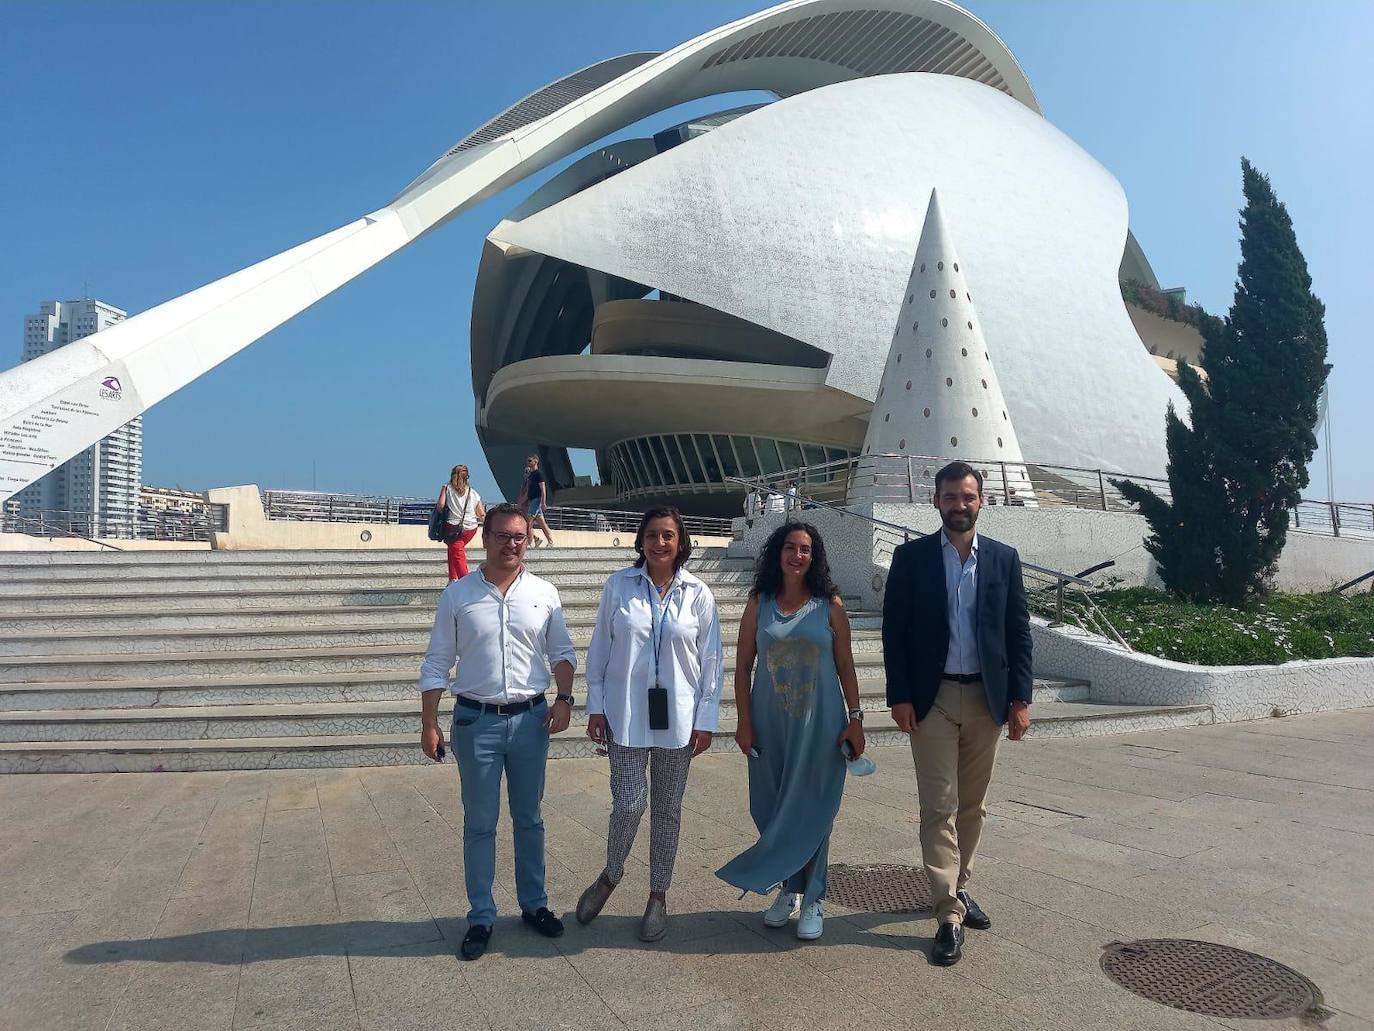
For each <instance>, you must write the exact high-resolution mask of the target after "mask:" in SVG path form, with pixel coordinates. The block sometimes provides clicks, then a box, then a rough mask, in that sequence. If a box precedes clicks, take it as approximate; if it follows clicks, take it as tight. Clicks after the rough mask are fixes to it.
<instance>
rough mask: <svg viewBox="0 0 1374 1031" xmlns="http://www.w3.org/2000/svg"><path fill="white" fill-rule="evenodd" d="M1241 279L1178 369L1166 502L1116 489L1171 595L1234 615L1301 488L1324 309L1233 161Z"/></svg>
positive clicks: (1277, 220) (1246, 172) (1257, 184)
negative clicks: (1225, 308)
mask: <svg viewBox="0 0 1374 1031" xmlns="http://www.w3.org/2000/svg"><path fill="white" fill-rule="evenodd" d="M1241 172H1242V175H1243V178H1244V189H1245V207H1244V209H1242V211H1241V213H1240V215H1241V217H1240V229H1241V237H1240V254H1241V260H1240V268H1239V275H1238V278H1237V281H1236V292H1235V298H1234V300H1233V301H1232V304H1231V310H1230V312H1229V313H1228V314H1227V316H1226V317H1225V318H1224V319H1218V318H1214V317H1211V316H1208V317H1207V318H1204V319H1203V320H1202V321H1201V323H1200V325H1199V327H1198V328H1199V329H1200V330H1201V332H1202V338H1203V350H1202V359H1201V361H1202V374H1201V375H1199V374H1198V372H1197V371H1196V370H1195V369H1193V368H1192V367H1191V366H1190V365H1188V364H1187V363H1186V362H1179V364H1178V385H1179V387H1180V389H1182V391H1183V394H1184V396H1185V397H1186V398H1187V399H1188V404H1189V406H1190V409H1191V412H1190V422H1191V426H1190V425H1185V424H1184V422H1183V421H1182V419H1180V418H1179V417H1178V414H1177V413H1176V412H1175V411H1174V410H1173V406H1172V405H1171V406H1170V407H1169V411H1168V414H1167V415H1166V417H1165V440H1166V444H1167V448H1168V454H1169V471H1168V476H1169V489H1170V493H1171V495H1172V501H1166V500H1165V499H1164V498H1162V497H1160V496H1159V495H1157V494H1155V493H1154V492H1153V491H1151V490H1149V489H1148V488H1146V487H1142V486H1140V485H1139V484H1137V483H1132V482H1130V481H1128V480H1113V481H1112V482H1113V484H1114V485H1116V486H1117V487H1118V488H1119V489H1120V490H1121V493H1122V494H1123V495H1125V497H1126V498H1127V499H1128V500H1130V501H1133V502H1135V503H1136V504H1137V505H1139V506H1140V511H1141V514H1143V515H1144V516H1145V518H1146V520H1147V521H1148V522H1149V524H1150V531H1151V533H1150V536H1149V537H1147V538H1146V539H1145V548H1146V550H1148V551H1149V552H1150V554H1151V555H1153V556H1154V557H1155V559H1156V561H1157V562H1158V565H1159V573H1160V576H1161V578H1162V579H1163V580H1164V584H1165V586H1166V587H1168V589H1169V590H1170V591H1171V592H1173V593H1174V594H1176V595H1179V596H1180V597H1183V598H1187V599H1190V600H1194V601H1222V602H1227V603H1230V604H1236V603H1241V602H1244V601H1246V600H1247V599H1248V598H1251V597H1253V596H1255V595H1259V594H1263V593H1265V592H1266V591H1267V590H1268V585H1269V580H1270V578H1271V577H1272V575H1273V571H1274V566H1275V564H1276V563H1277V562H1278V557H1279V553H1280V552H1281V551H1282V550H1283V545H1284V541H1285V540H1286V539H1287V535H1288V515H1289V511H1290V510H1291V509H1292V508H1293V507H1294V506H1296V505H1297V503H1298V501H1299V500H1300V498H1301V496H1302V490H1303V488H1304V487H1306V486H1307V463H1308V462H1309V461H1310V460H1311V458H1312V453H1313V451H1315V450H1316V447H1317V438H1316V430H1315V427H1316V424H1317V415H1318V403H1319V399H1320V397H1321V392H1322V387H1323V385H1324V384H1325V382H1326V375H1327V373H1328V372H1329V371H1330V366H1329V365H1327V364H1326V328H1325V325H1324V319H1325V315H1326V309H1325V308H1324V307H1323V305H1322V303H1321V301H1319V300H1317V298H1316V297H1315V296H1313V294H1312V277H1311V276H1309V275H1308V274H1307V262H1306V261H1305V260H1304V259H1303V256H1302V251H1300V250H1299V249H1298V241H1297V237H1296V236H1295V235H1294V233H1293V223H1292V221H1291V220H1290V219H1289V217H1288V211H1287V210H1286V209H1285V208H1284V206H1283V204H1282V203H1280V202H1279V200H1278V198H1277V197H1275V196H1274V190H1273V187H1272V186H1271V185H1270V183H1269V179H1268V177H1267V176H1265V175H1263V174H1261V173H1260V172H1259V171H1257V170H1256V169H1255V168H1254V166H1253V165H1251V164H1250V162H1249V161H1247V160H1245V159H1244V158H1242V159H1241Z"/></svg>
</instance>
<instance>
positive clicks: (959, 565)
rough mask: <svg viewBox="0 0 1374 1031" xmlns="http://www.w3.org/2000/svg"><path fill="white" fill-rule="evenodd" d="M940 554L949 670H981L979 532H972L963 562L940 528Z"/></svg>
mask: <svg viewBox="0 0 1374 1031" xmlns="http://www.w3.org/2000/svg"><path fill="white" fill-rule="evenodd" d="M940 555H941V557H942V558H943V559H944V563H945V609H946V613H947V615H948V618H949V651H948V652H946V653H945V672H946V673H981V672H982V671H983V663H982V660H981V659H979V658H978V620H977V613H978V535H977V534H976V533H975V534H974V535H973V545H972V547H971V548H970V549H969V553H968V560H967V561H961V560H960V558H959V549H957V548H956V547H955V546H954V545H953V544H951V543H950V541H949V535H948V534H946V533H945V532H944V531H943V530H941V531H940Z"/></svg>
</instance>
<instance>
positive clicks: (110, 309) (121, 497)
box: [15, 299, 143, 536]
mask: <svg viewBox="0 0 1374 1031" xmlns="http://www.w3.org/2000/svg"><path fill="white" fill-rule="evenodd" d="M126 314H127V313H126V312H124V311H122V310H120V309H119V308H116V307H114V306H113V305H109V304H106V303H104V302H103V301H95V300H90V299H86V300H80V301H44V302H43V303H42V304H41V305H39V308H38V314H36V315H29V316H26V317H25V319H24V350H23V354H22V356H21V358H20V361H21V362H27V361H32V360H33V359H35V358H38V357H41V356H42V355H45V354H47V353H48V352H49V351H53V350H56V349H57V348H59V347H61V346H63V345H64V344H70V343H71V342H72V341H73V340H80V339H81V338H82V337H88V336H90V335H91V334H92V333H99V332H100V331H101V330H102V329H107V328H109V327H110V326H113V325H114V324H115V323H117V322H121V321H123V319H124V317H125V315H126ZM142 478H143V417H142V416H139V417H138V418H136V419H134V420H133V421H132V422H128V423H126V424H125V425H124V426H122V427H120V428H119V429H117V430H115V432H113V433H111V434H110V435H109V436H107V437H105V438H104V439H102V440H101V441H100V442H99V443H98V444H94V445H92V446H91V447H89V448H87V449H86V450H85V451H83V452H81V454H79V455H77V456H76V457H75V458H72V459H70V460H69V461H67V462H64V463H63V464H62V465H60V466H58V467H57V468H56V469H54V470H53V471H52V472H50V473H48V475H46V476H44V477H43V478H42V479H41V480H37V481H35V482H34V483H32V484H30V485H29V486H27V487H25V488H24V489H23V490H21V491H19V493H18V494H16V495H15V498H16V499H17V500H18V502H19V506H18V507H19V515H20V517H21V518H23V517H27V518H34V517H38V516H39V515H40V514H43V518H47V519H51V520H52V521H54V522H58V523H60V524H61V525H63V526H68V525H69V526H70V527H71V528H72V529H75V530H77V531H78V532H80V533H88V534H90V535H92V536H132V534H133V528H134V525H135V519H136V517H137V515H138V492H139V487H140V486H141V481H142Z"/></svg>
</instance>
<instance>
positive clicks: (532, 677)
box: [420, 567, 577, 705]
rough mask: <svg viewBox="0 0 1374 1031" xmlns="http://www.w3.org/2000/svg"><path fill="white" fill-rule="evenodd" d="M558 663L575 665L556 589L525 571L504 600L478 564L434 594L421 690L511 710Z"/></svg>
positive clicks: (541, 688) (544, 686)
mask: <svg viewBox="0 0 1374 1031" xmlns="http://www.w3.org/2000/svg"><path fill="white" fill-rule="evenodd" d="M455 659H457V660H458V674H457V676H455V677H454V678H453V683H452V684H450V683H449V679H448V673H449V670H450V669H452V668H453V662H454V660H455ZM560 662H568V663H571V664H572V665H573V667H574V668H576V666H577V657H576V655H575V653H574V652H573V643H572V638H571V637H569V636H568V627H567V624H566V623H564V621H563V604H562V602H561V601H560V600H559V598H558V589H557V588H556V587H554V585H553V584H551V583H549V582H548V581H547V580H541V579H540V578H539V577H537V576H535V575H534V574H533V573H531V572H529V571H528V570H524V569H522V570H521V571H520V574H519V575H518V576H517V577H516V578H515V582H514V583H512V584H511V585H510V589H509V590H508V591H506V593H505V595H502V594H501V592H500V591H499V590H497V589H496V588H495V587H494V586H492V584H491V583H490V582H489V581H488V580H487V578H486V577H485V576H484V575H483V573H482V569H481V567H478V568H477V569H474V570H473V571H472V572H471V573H469V574H468V575H467V576H465V577H463V578H462V579H461V580H455V581H453V583H451V584H449V585H448V587H447V588H445V590H444V593H443V594H441V595H439V610H438V611H437V612H436V613H435V614H434V629H433V630H432V631H431V632H430V635H429V650H428V651H427V652H425V661H424V662H423V663H422V664H421V666H420V690H421V691H433V690H436V689H439V688H445V687H448V688H451V690H452V691H453V693H454V694H456V695H461V696H462V697H464V698H471V699H473V700H474V701H478V702H489V703H491V704H493V705H509V704H510V703H511V702H523V701H525V700H526V699H528V698H533V697H535V696H536V695H541V694H544V693H545V692H546V691H547V690H548V689H549V677H550V674H549V670H551V669H552V668H553V667H554V666H556V665H558V663H560Z"/></svg>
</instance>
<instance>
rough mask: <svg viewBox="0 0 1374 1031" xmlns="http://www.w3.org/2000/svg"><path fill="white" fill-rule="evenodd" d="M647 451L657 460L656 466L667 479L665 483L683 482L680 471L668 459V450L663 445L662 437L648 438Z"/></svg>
mask: <svg viewBox="0 0 1374 1031" xmlns="http://www.w3.org/2000/svg"><path fill="white" fill-rule="evenodd" d="M649 450H650V451H651V452H652V453H653V456H654V458H655V459H657V460H658V466H659V468H660V469H661V470H662V471H663V475H664V476H665V477H666V478H667V481H666V482H668V483H683V482H685V478H684V477H683V475H682V470H681V469H678V468H676V467H675V466H674V465H673V462H672V460H671V459H670V458H669V455H668V448H667V446H666V445H665V444H664V441H663V438H662V437H650V438H649Z"/></svg>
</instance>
